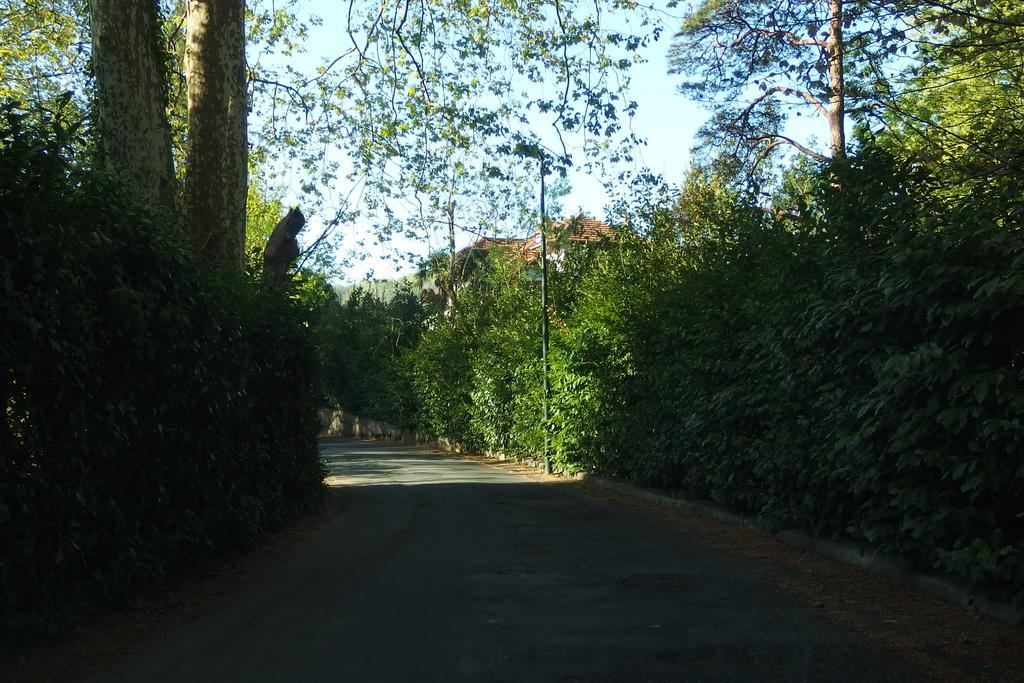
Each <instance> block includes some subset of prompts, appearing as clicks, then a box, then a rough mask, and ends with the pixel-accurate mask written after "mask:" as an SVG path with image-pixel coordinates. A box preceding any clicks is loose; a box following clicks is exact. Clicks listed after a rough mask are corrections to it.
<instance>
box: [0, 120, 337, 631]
mask: <svg viewBox="0 0 1024 683" xmlns="http://www.w3.org/2000/svg"><path fill="white" fill-rule="evenodd" d="M2 116H3V118H2V120H0V207H3V208H0V226H2V231H3V234H2V237H0V239H2V242H3V244H4V248H3V250H2V251H0V321H2V326H3V333H2V334H0V404H2V406H3V409H4V421H3V426H2V428H0V451H2V459H0V548H3V549H4V550H3V552H2V553H0V615H3V616H2V618H0V622H2V627H3V630H5V631H6V630H8V629H17V630H19V631H21V632H22V633H24V632H26V631H35V632H38V631H40V630H46V629H51V628H56V627H57V625H59V624H60V623H63V622H62V619H63V617H65V616H66V615H68V614H69V613H70V614H73V613H75V612H76V611H78V610H81V609H88V608H93V607H95V606H102V605H117V604H121V603H123V602H124V601H125V600H126V599H128V598H129V597H131V596H133V595H135V594H137V593H138V591H140V590H142V589H145V588H146V587H148V586H151V585H153V584H155V583H158V582H160V581H162V580H163V579H165V578H166V577H168V576H169V575H171V574H173V573H174V572H176V571H179V570H181V569H182V568H184V567H186V566H189V565H191V564H193V563H194V562H196V561H197V560H201V559H203V558H206V557H209V556H211V555H215V554H217V553H220V552H223V551H224V550H225V549H228V548H232V547H237V546H242V545H245V544H248V543H251V542H252V541H253V539H254V538H255V537H256V536H257V535H258V534H260V533H261V532H262V531H264V530H266V529H268V528H270V527H272V526H273V525H275V524H278V523H279V522H281V521H282V520H285V519H287V518H289V517H292V516H294V515H296V514H299V513H301V512H303V511H307V510H310V509H311V508H312V507H313V506H315V505H316V504H317V502H318V500H319V499H320V497H321V493H322V472H321V466H320V461H319V457H318V451H317V444H316V435H317V429H318V423H317V417H316V408H317V407H318V404H319V392H318V387H317V383H316V360H315V353H314V349H313V347H312V344H311V342H310V339H309V335H308V334H307V325H308V324H309V317H310V314H311V312H310V308H309V306H308V305H306V304H305V303H303V301H302V300H300V299H299V298H297V297H295V296H286V295H283V294H282V293H280V292H266V291H262V290H261V289H260V288H259V287H258V286H257V285H256V284H254V282H252V281H250V280H245V279H243V278H241V277H239V276H237V275H229V274H224V273H214V272H209V271H207V270H204V268H203V267H201V266H199V265H198V264H197V263H196V262H195V261H194V260H193V259H192V258H191V256H190V255H189V254H187V253H186V252H185V251H184V250H183V249H182V248H181V246H180V245H181V240H179V239H178V238H177V237H176V234H175V231H174V230H173V229H171V228H169V227H168V226H167V225H165V224H162V223H161V222H160V221H159V220H157V219H156V218H154V217H153V216H152V215H150V214H149V213H148V212H147V210H146V208H145V207H140V206H138V204H136V203H135V202H134V201H133V200H132V198H131V197H130V196H128V194H126V192H125V191H124V190H123V189H122V188H121V187H120V186H119V185H118V184H117V183H116V182H114V181H112V180H109V179H104V178H102V177H100V176H99V175H97V174H96V173H94V172H91V171H90V170H88V168H87V166H86V165H84V164H83V163H81V162H71V161H69V157H70V156H71V154H70V151H69V150H71V149H73V147H74V146H73V145H72V144H71V143H72V142H73V141H74V140H73V133H72V132H69V131H67V130H65V129H62V128H61V127H60V126H59V125H55V124H52V123H51V124H48V125H39V124H32V123H30V121H29V120H28V119H27V118H26V117H25V115H23V114H19V113H17V112H16V111H15V110H13V109H11V108H7V109H5V110H4V111H3V113H2Z"/></svg>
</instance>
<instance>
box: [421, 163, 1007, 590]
mask: <svg viewBox="0 0 1024 683" xmlns="http://www.w3.org/2000/svg"><path fill="white" fill-rule="evenodd" d="M802 172H803V173H807V171H806V170H804V171H802ZM808 180H810V182H811V184H812V185H813V187H816V188H817V189H816V190H815V193H816V194H815V195H814V196H811V197H809V198H807V200H806V204H805V206H804V212H803V214H802V217H801V218H800V219H799V220H792V219H789V218H780V217H778V216H773V215H771V214H769V213H766V212H764V211H762V210H760V209H759V208H758V207H756V206H747V205H745V204H744V202H743V201H741V200H740V198H739V196H738V195H737V194H735V193H734V192H731V191H728V190H727V189H726V187H727V186H726V185H722V184H720V183H716V182H714V181H710V180H706V179H701V178H700V177H695V179H694V180H693V182H691V183H689V184H688V186H687V187H686V188H685V190H684V192H683V194H682V196H681V198H680V200H679V202H678V204H677V205H676V206H673V207H669V208H667V209H663V210H661V211H658V212H655V213H654V214H653V215H652V219H651V223H650V225H649V226H648V227H647V228H646V229H645V230H644V235H643V237H635V236H631V235H629V234H628V231H622V232H621V234H620V239H618V240H617V241H616V243H615V244H614V245H611V246H606V247H604V248H602V249H597V250H595V249H589V250H582V251H577V252H571V253H570V254H569V256H568V258H567V259H566V260H565V261H564V262H563V263H562V264H561V266H560V268H559V270H558V272H556V273H555V274H554V277H553V278H552V298H553V302H554V305H553V310H552V314H553V323H552V375H551V381H552V387H553V419H552V422H553V424H552V430H553V431H552V437H553V438H552V448H553V451H552V455H553V457H554V459H555V461H556V463H557V464H558V465H559V466H560V467H561V468H562V469H565V470H581V469H582V470H591V471H598V472H605V473H609V474H613V475H617V476H622V477H626V478H630V479H634V480H637V481H641V482H646V483H652V484H656V485H659V486H664V487H668V488H673V489H680V490H683V491H686V492H687V493H689V494H690V495H696V496H704V497H708V498H711V499H713V500H716V501H719V502H722V503H727V504H730V505H734V506H738V507H742V508H744V509H746V510H749V511H751V512H754V513H756V514H758V515H761V516H762V517H766V518H768V519H770V520H773V521H774V522H776V523H777V524H779V525H782V526H800V527H804V528H807V529H810V530H813V531H816V532H818V533H823V534H830V535H842V536H847V537H852V538H857V539H864V540H867V541H871V542H874V543H877V544H879V545H880V546H881V547H882V548H883V549H885V550H887V551H892V552H898V553H901V554H904V555H907V556H909V557H911V558H914V559H916V560H918V561H919V562H920V563H921V564H922V565H926V566H932V567H938V568H942V569H945V570H948V571H952V572H955V573H959V574H962V575H965V576H969V577H973V578H976V579H984V580H991V581H996V582H1002V583H1004V584H1005V585H1010V586H1015V587H1016V589H1017V590H1020V589H1021V588H1024V513H1022V509H1021V507H1020V502H1019V501H1021V500H1024V464H1022V460H1021V453H1024V443H1022V435H1024V429H1022V419H1024V387H1022V381H1024V375H1022V372H1024V358H1022V353H1024V352H1022V349H1024V304H1022V303H1021V302H1022V301H1024V275H1021V265H1022V264H1024V231H1022V226H1021V216H1022V212H1021V210H1020V207H1021V205H1022V201H1021V199H1022V198H1021V197H1020V196H1019V191H1018V190H1015V189H1014V188H1013V187H1009V188H1006V189H1005V190H1003V191H998V192H997V191H994V190H993V189H992V187H991V186H979V187H981V188H982V189H980V190H979V189H977V188H976V187H973V186H965V187H962V188H959V189H957V188H950V187H949V186H947V185H943V184H942V183H941V182H938V181H937V180H936V178H935V177H934V176H932V175H930V174H929V173H928V172H926V171H925V170H923V169H922V168H920V167H919V166H916V165H913V164H900V163H899V162H897V161H895V160H893V159H890V158H888V157H887V156H886V155H885V154H883V153H882V152H879V151H877V150H872V149H870V148H869V149H866V150H865V151H863V152H862V153H861V154H860V155H859V156H858V157H857V158H855V159H854V160H853V161H852V162H851V163H850V165H849V167H848V168H833V169H831V170H830V171H824V170H823V171H822V172H821V174H820V175H819V176H814V174H813V173H811V174H809V175H808V176H807V177H805V178H804V179H803V181H808ZM492 258H493V259H499V260H500V258H501V257H500V255H499V254H497V253H495V254H493V255H492ZM536 296H537V286H536V283H534V282H530V281H529V280H528V279H527V278H526V277H525V276H524V274H523V266H522V264H521V263H520V264H518V266H517V265H515V264H514V263H504V265H501V266H500V267H495V268H492V269H490V270H489V271H486V272H484V273H483V274H482V275H479V276H477V277H476V278H475V279H474V280H473V281H472V282H470V283H467V284H466V285H464V288H463V293H462V295H461V298H460V304H459V307H458V308H457V309H456V312H455V314H454V315H451V316H441V315H438V316H437V317H436V318H433V319H431V322H430V323H429V325H428V327H429V329H427V330H426V331H425V332H424V334H423V337H422V340H421V342H420V343H419V344H418V345H416V346H414V347H411V348H410V349H409V350H407V352H406V354H405V358H404V364H405V367H407V368H410V369H411V377H412V389H413V390H414V392H415V399H416V403H417V406H418V410H419V413H418V415H419V422H420V425H421V427H423V428H425V429H427V430H428V431H432V432H434V433H435V434H438V435H441V436H445V437H447V438H450V439H453V440H456V441H461V442H463V443H465V444H467V445H468V446H470V447H472V448H477V449H495V450H502V451H506V452H509V453H512V454H531V455H537V454H538V453H539V452H540V450H541V447H542V446H541V444H542V442H543V432H541V431H538V427H539V424H540V420H539V418H540V410H541V409H540V405H541V396H540V370H541V364H540V358H539V337H540V332H539V324H538V321H537V317H538V316H537V312H536V310H537V301H536V298H535V297H536Z"/></svg>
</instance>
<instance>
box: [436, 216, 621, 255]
mask: <svg viewBox="0 0 1024 683" xmlns="http://www.w3.org/2000/svg"><path fill="white" fill-rule="evenodd" d="M545 236H546V238H547V250H548V257H549V258H552V260H556V261H557V260H558V259H560V258H561V256H562V254H564V253H565V249H566V247H567V246H569V245H570V244H594V243H599V242H605V241H609V240H614V239H615V231H614V230H612V228H611V226H609V225H608V224H607V223H605V222H604V221H599V220H597V219H596V218H591V217H590V216H585V215H583V214H580V215H578V216H573V217H572V218H566V219H563V220H560V221H555V222H553V223H552V224H551V225H549V226H548V229H547V232H546V235H545ZM495 248H496V249H498V251H500V252H501V253H503V254H506V255H522V257H523V258H525V259H526V262H527V263H534V262H536V261H537V260H539V259H540V229H539V228H538V229H537V230H536V231H535V232H534V233H533V234H532V235H530V236H529V237H526V238H522V239H518V238H515V237H482V238H480V239H478V240H477V241H476V242H473V243H472V244H470V245H469V246H468V247H465V248H464V249H462V250H460V251H459V253H458V254H457V255H456V258H457V260H459V261H465V260H467V259H469V258H472V257H474V256H486V255H487V254H488V253H489V252H490V250H491V249H495Z"/></svg>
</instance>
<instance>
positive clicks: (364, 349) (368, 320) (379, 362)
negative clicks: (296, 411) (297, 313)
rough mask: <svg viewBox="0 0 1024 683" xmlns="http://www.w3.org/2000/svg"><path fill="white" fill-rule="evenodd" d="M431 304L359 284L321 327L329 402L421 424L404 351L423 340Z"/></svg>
mask: <svg viewBox="0 0 1024 683" xmlns="http://www.w3.org/2000/svg"><path fill="white" fill-rule="evenodd" d="M425 315H426V308H425V307H424V306H421V302H420V300H419V297H418V296H417V295H416V294H414V293H413V292H412V291H408V290H407V289H404V290H401V291H398V292H395V293H393V295H392V296H390V297H382V296H376V295H374V294H373V293H371V292H369V291H367V290H365V289H362V288H356V289H354V290H353V291H351V292H350V293H349V294H348V296H347V297H346V298H345V300H344V301H343V302H340V303H338V302H332V305H329V306H327V307H326V309H325V311H324V313H323V316H322V318H321V320H320V321H319V324H318V325H317V327H316V338H317V341H318V346H319V348H320V350H321V367H322V377H323V390H324V395H325V399H326V401H327V403H328V404H329V405H331V406H337V407H344V408H345V409H346V410H347V411H349V412H351V413H354V414H356V415H363V416H367V417H370V416H372V417H374V418H376V419H378V420H384V421H386V422H390V423H392V424H394V425H398V426H401V427H413V426H415V424H416V407H415V402H414V400H413V392H412V390H411V387H410V384H409V380H408V378H407V376H406V374H405V373H404V372H402V367H401V365H400V362H401V361H400V358H401V355H402V352H403V351H405V350H406V349H409V348H412V347H413V346H415V345H416V344H417V343H418V342H419V339H420V333H421V330H422V327H423V321H424V318H425Z"/></svg>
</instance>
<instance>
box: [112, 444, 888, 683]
mask: <svg viewBox="0 0 1024 683" xmlns="http://www.w3.org/2000/svg"><path fill="white" fill-rule="evenodd" d="M323 452H324V457H325V460H326V462H327V464H328V469H329V472H330V475H331V476H330V478H329V480H328V481H329V483H331V484H332V486H334V487H337V488H336V489H335V495H336V496H339V497H340V499H341V501H340V504H339V505H338V506H337V510H336V511H335V512H334V513H333V514H332V515H331V516H330V518H329V519H328V520H327V521H326V522H325V523H324V524H322V525H320V526H319V527H317V528H316V529H314V530H313V531H312V532H311V533H310V535H309V537H308V538H307V539H305V540H304V541H303V542H302V543H301V544H299V545H298V546H297V547H296V548H294V549H292V550H291V551H290V552H288V553H286V554H285V555H284V556H283V557H281V558H279V560H278V561H277V562H275V563H274V566H272V567H270V568H268V569H267V570H266V571H264V572H261V573H260V575H259V576H258V577H254V578H253V579H252V580H251V582H250V583H248V584H247V585H244V586H239V587H238V589H237V592H236V593H235V595H233V596H232V597H230V598H229V599H225V600H222V601H220V602H219V603H218V604H216V605H214V606H212V607H211V608H210V610H209V611H208V613H206V614H203V615H201V616H199V617H198V618H196V619H193V620H191V621H189V622H187V623H182V624H179V625H177V626H175V627H174V628H172V629H171V630H170V631H169V632H165V633H163V634H160V635H159V636H156V637H154V638H153V639H151V640H150V641H149V642H147V643H144V644H143V645H142V646H141V647H140V648H138V649H137V651H136V652H135V653H134V654H133V655H132V656H130V657H128V658H127V659H124V660H122V661H120V662H119V663H118V664H117V665H116V667H115V668H113V669H111V670H108V671H106V672H105V673H104V674H103V675H100V676H97V677H95V678H93V679H92V680H97V681H217V682H224V681H355V682H361V681H368V682H373V681H416V682H420V681H446V682H447V681H528V682H534V681H562V682H566V681H630V682H642V681H743V682H749V681H787V682H789V681H887V680H905V678H906V675H905V672H900V671H897V670H895V669H894V668H891V666H892V665H890V664H888V663H886V662H884V661H881V660H879V659H878V657H877V656H876V655H875V654H874V653H873V652H872V651H871V650H869V648H868V647H867V645H866V644H865V643H864V642H863V641H862V640H859V639H858V638H857V637H855V636H853V635H851V634H849V633H844V632H843V631H842V630H841V629H839V628H838V627H837V626H835V625H833V624H831V623H830V622H828V621H827V620H826V619H825V618H824V617H823V616H822V615H821V613H820V612H819V611H817V610H815V608H814V607H813V606H811V605H806V604H801V603H800V602H799V601H798V600H795V599H794V598H793V597H792V596H789V595H787V594H784V593H782V592H780V591H779V589H777V588H776V587H775V586H774V585H773V584H772V583H771V582H770V581H769V580H767V579H766V578H765V577H764V575H763V574H764V570H763V568H758V567H757V566H756V565H754V564H751V563H750V562H749V561H744V560H742V559H737V558H735V557H725V556H721V555H718V554H716V552H715V551H713V550H712V549H710V548H709V547H707V546H703V545H701V544H700V543H698V542H696V541H693V540H688V539H687V538H686V537H684V535H683V534H681V533H679V531H678V530H674V529H672V528H671V527H669V526H667V525H664V524H660V523H658V521H657V520H656V519H654V518H653V517H652V516H651V515H650V513H649V512H648V511H645V510H644V509H642V508H638V507H632V506H629V505H623V504H621V503H616V502H614V501H611V502H610V501H608V500H607V499H603V498H601V497H598V496H592V495H588V494H586V493H584V492H582V491H581V489H580V487H579V486H578V485H575V484H559V483H552V482H551V481H550V480H549V481H546V482H545V481H543V480H541V479H540V478H538V477H527V476H522V475H518V474H514V473H510V472H508V471H505V470H502V469H499V468H496V467H491V466H488V465H485V464H481V463H479V462H474V461H469V460H462V459H456V458H448V457H440V456H437V455H431V454H428V453H425V452H422V451H417V450H415V449H411V448H406V447H399V446H394V445H388V444H379V443H367V442H356V441H342V440H328V441H324V443H323Z"/></svg>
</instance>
